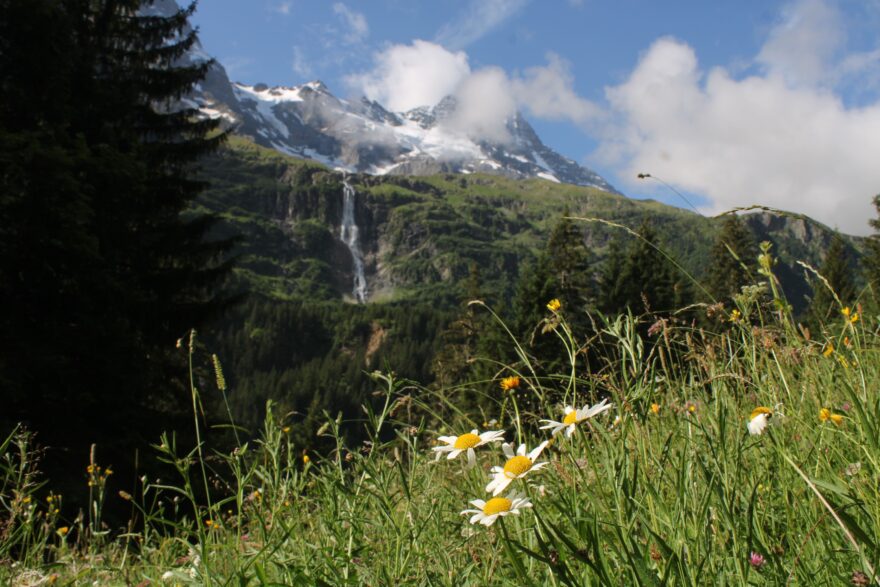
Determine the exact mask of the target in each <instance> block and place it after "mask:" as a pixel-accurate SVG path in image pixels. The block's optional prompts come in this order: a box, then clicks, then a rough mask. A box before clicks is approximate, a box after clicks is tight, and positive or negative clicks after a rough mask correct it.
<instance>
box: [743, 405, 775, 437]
mask: <svg viewBox="0 0 880 587" xmlns="http://www.w3.org/2000/svg"><path fill="white" fill-rule="evenodd" d="M771 417H773V410H772V409H770V408H767V407H764V406H758V407H757V408H755V409H754V410H752V413H751V415H750V416H749V423H748V424H746V428H748V429H749V434H751V435H753V436H756V435H759V434H763V433H764V428H766V427H767V424H768V423H769V422H770V418H771Z"/></svg>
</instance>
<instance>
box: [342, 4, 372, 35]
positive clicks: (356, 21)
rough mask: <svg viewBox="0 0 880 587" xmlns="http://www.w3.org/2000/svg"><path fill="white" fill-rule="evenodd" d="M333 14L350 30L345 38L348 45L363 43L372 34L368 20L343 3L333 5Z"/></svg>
mask: <svg viewBox="0 0 880 587" xmlns="http://www.w3.org/2000/svg"><path fill="white" fill-rule="evenodd" d="M333 12H334V13H335V14H336V15H337V16H338V17H339V18H340V19H341V20H342V22H343V24H344V25H345V26H346V28H347V29H348V30H347V32H346V33H345V36H344V37H343V38H344V40H345V42H346V43H348V44H355V43H361V42H363V41H364V39H366V38H367V36H368V35H369V34H370V26H369V25H368V24H367V18H366V17H365V16H364V15H363V14H361V13H359V12H355V11H354V10H352V9H351V8H349V7H348V6H346V5H345V4H343V3H342V2H336V3H335V4H334V5H333Z"/></svg>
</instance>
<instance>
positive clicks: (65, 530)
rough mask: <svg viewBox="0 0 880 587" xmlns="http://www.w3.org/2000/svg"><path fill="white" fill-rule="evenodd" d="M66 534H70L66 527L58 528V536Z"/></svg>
mask: <svg viewBox="0 0 880 587" xmlns="http://www.w3.org/2000/svg"><path fill="white" fill-rule="evenodd" d="M68 532H70V528H68V527H67V526H61V527H60V528H58V535H59V536H67V533H68Z"/></svg>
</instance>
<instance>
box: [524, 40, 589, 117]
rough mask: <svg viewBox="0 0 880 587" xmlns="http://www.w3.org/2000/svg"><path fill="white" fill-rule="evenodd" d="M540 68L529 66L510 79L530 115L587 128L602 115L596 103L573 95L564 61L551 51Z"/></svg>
mask: <svg viewBox="0 0 880 587" xmlns="http://www.w3.org/2000/svg"><path fill="white" fill-rule="evenodd" d="M547 61H548V64H547V65H546V66H544V67H531V68H529V69H527V70H526V71H525V75H524V76H521V77H517V78H515V79H514V80H513V82H512V85H513V88H514V91H515V93H516V97H517V101H518V102H519V103H520V104H521V105H522V106H525V107H526V108H528V110H529V112H531V113H532V114H533V115H534V116H537V117H538V118H545V119H550V120H567V121H570V122H573V123H575V124H578V125H580V126H581V127H583V128H588V127H589V125H591V124H592V123H593V122H594V121H595V120H596V119H598V118H599V117H600V116H601V115H602V110H601V108H600V107H599V106H597V105H596V104H594V103H592V102H590V101H589V100H585V99H584V98H581V97H580V96H578V95H577V93H576V92H575V90H574V77H573V76H572V75H571V71H570V68H569V66H568V64H567V63H566V62H565V61H563V60H562V58H560V57H559V56H558V55H556V54H555V53H549V54H548V55H547Z"/></svg>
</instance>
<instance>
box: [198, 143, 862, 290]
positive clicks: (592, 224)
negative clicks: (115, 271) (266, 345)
mask: <svg viewBox="0 0 880 587" xmlns="http://www.w3.org/2000/svg"><path fill="white" fill-rule="evenodd" d="M205 174H206V176H207V177H208V178H209V179H210V181H211V183H212V187H211V189H209V190H208V192H207V193H206V194H205V196H204V198H203V200H202V202H203V205H204V206H205V207H206V208H208V209H210V210H212V211H214V212H217V213H218V214H220V215H221V216H222V217H223V218H224V219H226V226H227V229H228V230H229V231H230V232H239V233H241V234H242V236H243V243H244V244H243V245H242V250H241V252H242V253H243V257H242V260H241V269H240V275H241V276H242V277H243V278H244V279H246V280H247V282H248V284H249V287H250V288H252V289H254V290H256V291H259V292H261V293H263V294H265V295H268V296H270V297H278V298H288V299H292V298H303V297H307V298H315V297H318V298H321V299H340V298H343V299H348V300H350V301H356V298H357V296H356V295H355V291H354V288H355V277H356V273H357V272H356V270H355V269H356V267H355V261H354V255H353V252H352V250H351V247H350V246H349V245H348V244H347V243H346V239H345V238H343V224H344V215H345V214H344V208H345V196H344V192H345V189H344V186H345V184H346V183H348V184H349V185H350V186H351V187H352V188H354V192H355V195H354V199H353V202H352V205H353V210H352V220H353V222H354V224H355V225H356V226H357V235H358V242H357V246H358V249H359V251H358V253H359V255H360V256H361V261H362V263H363V272H364V278H365V279H366V289H367V292H368V295H367V298H366V301H369V302H381V301H392V300H402V299H435V300H437V299H446V300H447V301H449V302H450V303H453V304H454V303H455V300H457V299H458V297H460V294H461V292H460V291H459V290H460V287H461V283H462V282H463V281H464V280H465V278H466V277H467V275H468V272H469V269H470V266H471V265H472V264H476V265H477V266H478V267H479V268H480V272H481V278H482V279H483V281H484V282H485V283H486V285H487V287H488V288H490V289H491V290H494V291H498V292H504V291H512V289H513V288H514V285H513V284H514V283H515V279H516V276H517V274H518V272H519V269H520V267H521V265H522V264H523V263H524V262H526V261H528V260H531V259H534V258H535V256H536V255H537V253H538V252H539V251H540V250H541V249H542V248H543V247H544V245H545V243H546V238H547V236H548V235H549V232H550V230H551V229H552V227H553V225H554V224H555V223H556V222H558V220H559V218H560V217H561V216H562V214H563V213H564V211H565V210H568V211H569V213H570V214H571V215H572V216H574V217H579V218H582V219H583V220H581V221H578V222H577V224H578V226H579V227H580V229H581V231H582V234H583V237H584V241H585V243H586V244H587V246H588V248H589V249H590V250H591V251H592V253H593V260H594V267H597V268H598V266H599V264H600V263H601V261H602V260H603V259H604V255H605V254H606V249H607V244H608V242H609V240H610V239H611V237H612V236H613V235H614V234H615V233H616V231H619V230H620V229H616V228H614V227H612V226H609V225H608V224H605V223H603V222H599V221H597V220H595V219H598V218H600V219H602V220H604V221H611V222H616V223H619V224H623V225H625V226H629V227H632V228H635V227H636V226H638V225H639V223H640V222H641V221H642V220H643V219H645V218H649V219H650V221H651V223H652V225H653V226H654V227H655V229H656V230H657V232H658V234H659V235H660V237H661V240H662V242H663V243H664V247H665V248H666V250H668V251H669V252H670V254H671V255H672V256H673V257H674V258H675V259H676V260H677V261H678V262H680V263H681V264H682V265H683V266H684V267H685V268H686V269H688V271H689V272H691V273H692V274H693V275H694V276H695V277H697V278H698V279H699V278H701V277H702V276H703V275H704V274H705V271H706V269H707V264H708V263H709V250H710V248H711V246H712V243H713V241H714V239H715V235H716V234H717V230H718V228H719V226H720V222H719V221H717V220H716V219H712V218H706V217H703V216H700V215H697V214H694V213H692V212H688V211H686V210H682V209H679V208H675V207H672V206H667V205H664V204H660V203H658V202H653V201H643V200H631V199H629V198H626V197H624V196H621V195H619V194H615V193H609V192H606V191H604V190H600V189H597V188H589V187H579V186H572V185H566V184H556V183H552V182H548V181H542V180H538V179H535V180H526V181H523V180H511V179H508V178H504V177H499V176H491V175H483V174H471V175H462V174H451V173H447V174H438V175H432V176H422V177H408V176H387V177H377V176H371V175H367V174H354V175H351V174H349V175H347V176H346V175H343V174H342V173H341V172H336V171H332V170H329V169H327V168H326V167H324V166H321V165H317V164H314V163H309V162H306V161H302V160H298V159H295V158H292V157H287V156H284V155H282V154H279V153H277V152H276V151H273V150H269V149H266V148H263V147H260V146H259V145H256V144H255V143H253V142H252V141H249V140H247V139H243V138H235V139H233V140H232V142H231V144H230V146H229V148H227V149H225V150H224V152H223V153H221V154H219V155H218V156H216V157H214V158H213V159H211V160H209V161H207V162H206V168H205ZM744 219H745V222H746V225H747V226H748V227H749V229H750V230H751V231H752V232H753V234H754V235H755V238H756V240H757V241H761V240H769V241H771V242H772V243H773V244H774V248H773V250H774V254H776V255H777V256H778V257H779V258H780V263H779V265H778V271H779V273H780V277H781V278H782V279H783V284H784V286H785V289H786V291H787V293H788V295H789V297H790V300H791V301H792V303H793V304H795V306H796V307H802V306H803V304H804V302H805V299H806V298H805V296H806V295H808V293H809V286H808V284H807V282H806V280H805V279H804V275H803V271H801V270H799V268H798V267H797V265H796V264H795V261H797V260H803V261H805V262H807V263H810V264H811V265H813V266H816V267H818V266H820V265H821V262H822V258H823V256H824V254H825V251H826V250H827V246H828V243H829V242H830V237H831V233H832V231H831V230H830V229H828V228H827V227H824V226H823V225H821V224H818V223H816V222H813V221H811V220H809V219H805V218H799V217H792V218H789V217H781V216H778V215H776V214H770V213H766V212H762V213H759V214H749V215H746V216H744ZM853 242H855V241H853ZM856 244H857V243H856ZM853 252H855V249H853ZM855 257H856V255H853V258H855Z"/></svg>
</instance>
